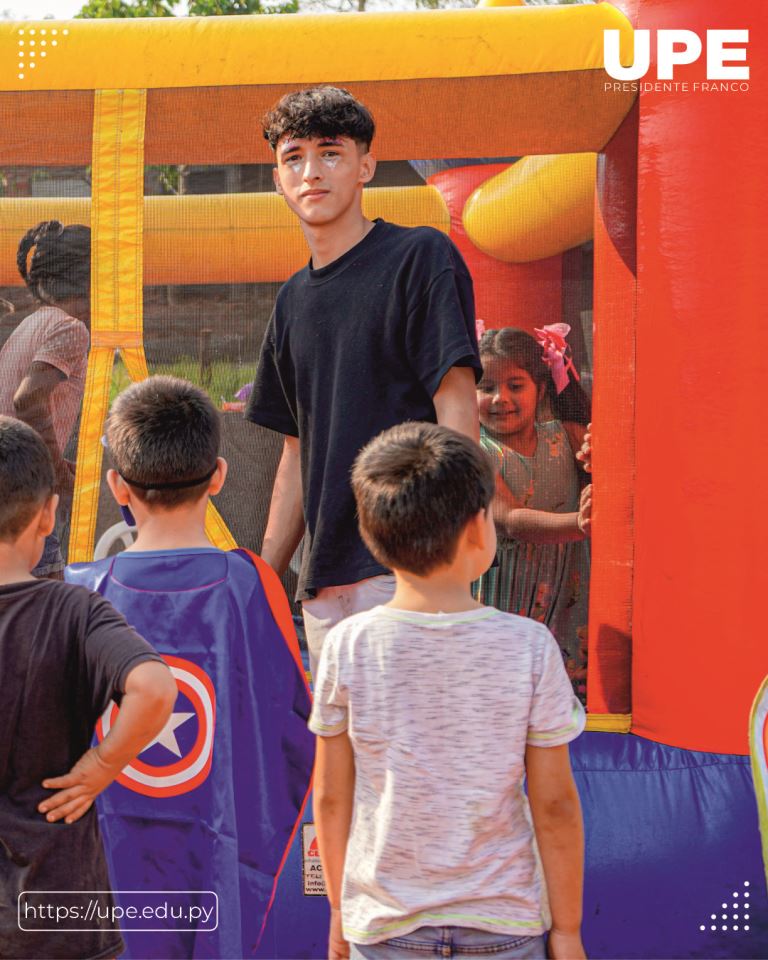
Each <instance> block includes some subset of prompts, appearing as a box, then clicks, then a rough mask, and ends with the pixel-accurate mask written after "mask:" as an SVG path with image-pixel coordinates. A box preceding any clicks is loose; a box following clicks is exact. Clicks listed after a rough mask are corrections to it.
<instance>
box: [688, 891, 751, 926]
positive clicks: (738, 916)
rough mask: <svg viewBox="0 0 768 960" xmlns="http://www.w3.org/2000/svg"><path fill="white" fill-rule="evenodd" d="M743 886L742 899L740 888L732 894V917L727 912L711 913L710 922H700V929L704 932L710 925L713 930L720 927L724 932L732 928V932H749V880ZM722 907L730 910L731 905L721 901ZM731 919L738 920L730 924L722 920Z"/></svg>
mask: <svg viewBox="0 0 768 960" xmlns="http://www.w3.org/2000/svg"><path fill="white" fill-rule="evenodd" d="M743 887H744V889H743V890H742V892H741V899H739V896H740V895H739V891H738V890H734V891H733V893H732V894H731V905H730V910H732V911H733V912H732V913H731V914H730V918H729V916H728V913H727V912H726V913H721V914H720V915H719V917H718V915H717V914H716V913H711V914H710V915H709V920H710V922H709V924H706V923H701V924H699V930H700V931H702V932H704V931H705V930H706V929H707V927H709V929H710V930H711V931H716V930H717V929H718V927H719V928H720V930H721V931H723V932H727V931H729V930H730V931H732V932H739V931H743V932H746V933H749V880H745V881H744V884H743ZM720 909H721V910H725V911H728V909H729V906H728V904H727V903H721V904H720ZM729 919H730V920H731V921H738V922H732V923H731V925H730V926H729V925H728V923H727V922H726V923H723V922H722V921H724V920H725V921H728V920H729Z"/></svg>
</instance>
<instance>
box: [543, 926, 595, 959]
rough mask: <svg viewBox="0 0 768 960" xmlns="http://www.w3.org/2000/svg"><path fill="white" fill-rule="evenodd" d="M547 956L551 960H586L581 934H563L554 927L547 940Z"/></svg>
mask: <svg viewBox="0 0 768 960" xmlns="http://www.w3.org/2000/svg"><path fill="white" fill-rule="evenodd" d="M547 956H548V957H549V958H550V960H586V956H587V955H586V953H584V946H583V944H582V942H581V934H579V933H562V932H561V931H559V930H555V928H554V927H553V928H552V929H551V930H550V931H549V938H548V940H547Z"/></svg>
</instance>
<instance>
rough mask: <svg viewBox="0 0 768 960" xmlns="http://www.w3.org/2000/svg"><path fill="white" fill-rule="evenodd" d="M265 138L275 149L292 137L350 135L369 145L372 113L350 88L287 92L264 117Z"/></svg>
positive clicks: (351, 138) (324, 88) (372, 124)
mask: <svg viewBox="0 0 768 960" xmlns="http://www.w3.org/2000/svg"><path fill="white" fill-rule="evenodd" d="M262 125H263V127H264V139H265V140H269V145H270V146H271V147H272V149H273V150H276V149H277V144H278V143H279V141H280V139H281V138H282V137H285V136H291V137H302V138H312V137H349V138H350V140H354V141H355V142H356V143H359V144H362V145H363V146H364V147H365V149H366V150H369V149H370V146H371V141H372V140H373V135H374V132H375V129H376V128H375V124H374V122H373V117H372V116H371V114H370V112H369V111H368V109H367V108H366V107H364V106H363V104H362V103H360V102H359V101H358V100H355V98H354V97H353V96H352V94H351V93H349V92H348V91H347V90H342V89H341V88H339V87H329V86H322V87H310V88H309V89H307V90H298V91H296V92H295V93H287V94H286V95H285V96H284V97H282V98H281V99H280V100H279V101H278V102H277V103H276V104H275V106H274V107H273V108H272V109H271V110H270V111H269V113H267V114H266V116H265V117H264V119H263V120H262Z"/></svg>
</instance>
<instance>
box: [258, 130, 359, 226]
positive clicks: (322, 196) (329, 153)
mask: <svg viewBox="0 0 768 960" xmlns="http://www.w3.org/2000/svg"><path fill="white" fill-rule="evenodd" d="M275 161H276V164H277V166H276V167H275V169H274V170H273V171H272V173H273V176H274V180H275V188H276V190H277V192H278V193H279V194H280V195H281V196H283V197H285V202H286V203H287V204H288V206H289V207H290V208H291V210H293V212H294V213H295V214H296V216H297V217H298V218H299V220H301V221H302V223H306V224H307V225H308V226H323V225H327V224H330V223H333V222H334V221H336V220H338V219H340V218H341V217H342V216H343V215H344V214H345V213H347V212H348V211H349V210H350V209H351V208H354V207H357V208H358V209H359V205H360V195H361V191H362V187H363V184H364V183H368V182H369V181H370V180H371V179H372V177H373V173H374V170H375V168H376V163H375V161H374V159H373V157H371V155H370V153H368V152H366V150H365V147H364V146H362V145H360V144H358V143H356V142H355V141H354V140H350V138H349V137H311V138H303V137H290V136H286V137H283V138H282V140H280V141H279V142H278V144H277V150H276V151H275Z"/></svg>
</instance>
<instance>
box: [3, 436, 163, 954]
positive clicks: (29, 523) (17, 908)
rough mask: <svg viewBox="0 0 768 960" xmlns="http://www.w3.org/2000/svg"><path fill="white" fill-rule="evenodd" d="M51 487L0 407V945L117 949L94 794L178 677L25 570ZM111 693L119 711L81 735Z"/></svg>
mask: <svg viewBox="0 0 768 960" xmlns="http://www.w3.org/2000/svg"><path fill="white" fill-rule="evenodd" d="M53 487H54V476H53V468H52V464H51V458H50V454H49V453H48V450H47V449H46V447H45V444H44V443H43V441H42V440H41V439H40V437H39V436H38V435H37V434H36V433H35V432H34V431H33V430H32V429H31V428H30V427H28V426H27V425H26V424H23V423H21V422H20V421H18V420H14V419H12V418H11V417H0V716H1V717H2V718H3V722H2V725H0V956H3V957H48V958H58V957H73V956H78V957H84V958H85V957H89V958H100V957H114V956H116V955H117V954H119V953H120V952H121V951H122V949H123V943H122V939H121V937H120V932H119V930H118V929H117V924H116V922H115V919H114V917H113V915H112V912H111V907H112V897H111V895H110V894H109V893H105V892H104V891H108V890H109V877H108V874H107V867H106V861H105V858H104V849H103V846H102V842H101V837H100V835H99V828H98V821H97V817H96V810H95V808H94V806H93V801H94V799H95V798H96V796H97V795H98V794H99V793H100V792H101V791H102V790H103V789H104V788H105V787H106V786H108V785H109V784H110V783H111V782H112V781H113V780H114V778H115V777H116V776H117V775H118V773H119V772H120V771H121V769H122V768H123V767H124V766H125V765H126V764H127V763H129V762H130V761H131V760H132V759H133V758H134V757H135V756H136V755H137V754H138V753H139V752H140V751H141V750H142V749H143V748H144V747H145V746H146V745H147V744H148V743H149V742H150V741H151V740H152V739H153V738H154V737H155V736H156V735H157V734H158V733H159V732H160V731H161V730H162V728H163V727H164V726H165V723H166V721H167V719H168V717H169V716H170V713H171V710H172V708H173V704H174V702H175V700H176V695H177V690H176V684H175V682H174V680H173V677H172V676H171V673H170V671H169V670H168V668H167V667H166V666H165V664H164V663H163V662H162V660H161V659H160V657H159V656H158V655H157V654H156V653H155V652H154V650H153V649H152V648H151V647H150V646H149V644H147V643H146V642H145V641H144V640H142V638H141V637H139V636H138V634H136V633H135V632H134V631H133V630H132V629H131V628H130V627H129V626H128V624H127V623H126V622H125V620H124V619H123V618H122V617H121V616H120V614H118V613H116V612H115V610H114V609H113V608H112V607H111V606H110V604H109V603H107V602H106V601H105V600H103V599H102V598H101V597H100V596H98V595H97V594H95V593H91V592H90V591H88V590H85V589H84V588H82V587H74V586H70V585H68V584H64V583H61V582H59V581H53V580H36V579H35V578H33V577H32V576H31V574H30V571H31V570H32V569H33V568H34V566H35V564H36V563H37V562H38V560H39V559H40V555H41V553H42V550H43V543H44V541H45V538H46V536H47V535H48V534H49V533H50V532H51V530H52V529H53V524H54V518H55V512H56V503H57V497H56V496H55V495H54V494H53ZM113 698H114V699H115V700H116V701H117V702H118V703H120V707H121V709H120V713H119V716H118V719H117V721H116V723H115V724H114V725H113V727H112V730H111V732H110V734H109V736H107V737H106V738H105V739H104V741H103V742H102V743H100V744H99V745H98V747H94V748H90V749H89V747H90V743H91V738H92V736H93V730H94V726H95V723H96V721H97V719H98V717H99V716H100V715H101V713H102V712H103V711H104V709H105V708H106V706H107V704H108V703H109V701H110V700H111V699H113ZM26 891H35V893H34V894H28V893H26ZM46 891H50V893H46ZM62 891H63V892H62ZM94 891H95V892H94ZM94 902H95V906H94ZM89 907H90V908H91V909H90V911H89Z"/></svg>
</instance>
